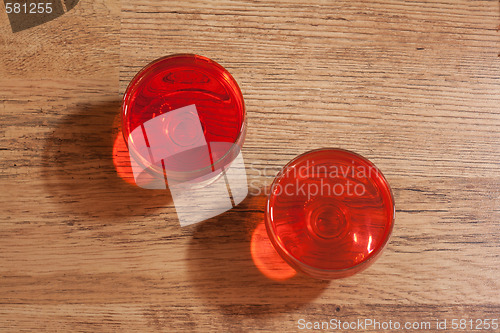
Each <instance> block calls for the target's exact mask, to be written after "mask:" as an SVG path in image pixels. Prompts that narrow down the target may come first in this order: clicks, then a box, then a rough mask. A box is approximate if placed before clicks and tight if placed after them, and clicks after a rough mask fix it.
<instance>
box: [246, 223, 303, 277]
mask: <svg viewBox="0 0 500 333" xmlns="http://www.w3.org/2000/svg"><path fill="white" fill-rule="evenodd" d="M250 252H251V254H252V259H253V262H254V264H255V266H256V267H257V268H258V269H259V271H260V272H261V273H262V274H264V275H265V276H266V277H268V278H269V279H272V280H275V281H284V280H288V279H290V278H292V277H294V276H295V275H296V274H297V272H296V271H295V270H294V269H293V268H292V267H290V266H289V265H288V264H287V263H286V262H285V261H284V260H283V259H282V258H281V257H280V256H279V254H278V253H277V252H276V250H275V249H274V247H273V245H272V244H271V241H270V240H269V237H268V236H267V231H266V227H265V225H264V222H261V223H259V224H258V225H257V228H255V230H254V232H253V234H252V242H251V244H250Z"/></svg>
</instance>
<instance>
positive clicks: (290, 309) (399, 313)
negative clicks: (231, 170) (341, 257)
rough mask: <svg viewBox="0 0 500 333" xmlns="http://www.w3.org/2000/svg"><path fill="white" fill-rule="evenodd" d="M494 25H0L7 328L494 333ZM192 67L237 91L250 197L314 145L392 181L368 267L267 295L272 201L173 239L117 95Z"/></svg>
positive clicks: (451, 7) (104, 18)
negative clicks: (135, 158) (301, 323)
mask: <svg viewBox="0 0 500 333" xmlns="http://www.w3.org/2000/svg"><path fill="white" fill-rule="evenodd" d="M499 23H500V12H499V3H498V2H497V1H465V0H446V1H445V0H436V1H409V0H407V1H404V0H401V1H397V0H380V1H379V0H377V1H357V0H352V1H351V0H344V1H326V0H323V1H320V0H313V1H310V2H308V1H302V0H301V1H299V0H282V1H226V0H218V1H156V0H155V1H153V0H136V1H121V3H120V1H118V0H110V1H107V0H106V1H103V0H96V1H86V0H82V1H81V2H80V3H79V4H78V5H77V6H76V8H75V9H73V10H71V11H69V12H68V13H67V14H65V15H63V16H62V17H60V18H58V19H56V20H54V21H51V22H49V23H46V24H44V25H41V26H38V27H35V28H32V29H28V30H25V31H21V32H18V33H15V34H13V33H12V32H11V30H10V26H9V23H8V20H7V15H6V14H5V11H4V10H3V7H2V11H1V12H0V45H1V47H0V112H1V118H0V124H1V126H0V138H1V145H0V156H1V159H0V185H1V191H0V203H1V211H0V218H1V219H0V223H1V224H0V330H1V331H6V332H17V331H22V330H25V331H70V332H75V331H89V332H96V331H106V332H115V331H118V330H120V331H141V332H150V331H164V332H174V331H181V330H186V331H219V332H225V331H235V332H241V331H254V330H255V331H256V330H260V331H295V330H297V329H298V320H299V319H301V318H303V319H305V320H307V321H324V320H330V319H331V318H337V319H339V320H342V321H355V320H357V319H363V318H373V319H375V320H378V321H389V320H392V321H401V322H406V321H432V323H433V325H434V322H435V320H436V319H440V320H443V319H447V320H448V321H451V319H454V318H467V319H487V318H489V319H493V318H497V319H498V318H499V312H500V292H499V287H500V282H499V281H500V228H499V226H500V224H499V221H500V111H499V107H500V80H499V75H500V74H499V73H500V57H499V56H500V55H499V52H500V32H499V31H498V30H497V27H498V25H499ZM179 52H182V53H196V54H201V55H204V56H207V57H209V58H212V59H214V60H216V61H217V62H219V63H220V64H222V65H223V66H224V67H226V68H227V69H228V70H229V71H230V72H231V73H232V74H233V76H234V77H235V78H236V80H237V81H238V83H239V85H240V87H241V89H242V91H243V94H244V97H245V101H246V106H247V112H248V125H249V126H248V134H247V139H246V142H245V146H244V150H243V154H244V158H245V162H246V165H247V169H248V177H249V181H254V182H256V184H259V186H260V187H265V186H266V184H267V185H268V184H269V183H270V181H271V180H272V175H271V173H269V175H268V177H264V176H260V177H259V176H258V170H263V169H264V168H267V169H269V170H274V171H277V170H278V169H279V168H280V167H281V166H283V165H284V164H285V163H286V162H288V161H289V160H290V159H291V158H293V157H294V156H296V155H298V154H300V153H303V152H305V151H307V150H310V149H313V148H319V147H340V148H344V149H350V150H353V151H355V152H358V153H360V154H362V155H364V156H366V157H367V158H369V159H370V160H372V161H373V162H374V163H375V164H376V165H377V166H378V167H380V169H381V170H382V171H383V172H384V174H385V175H386V177H387V179H388V181H389V183H390V184H391V186H392V189H393V192H394V196H395V201H396V208H397V212H396V224H395V228H394V232H393V236H392V239H391V241H390V243H389V245H388V247H387V249H386V251H385V252H384V254H383V256H382V257H381V258H380V259H379V260H378V261H377V262H376V263H375V264H374V265H373V266H371V267H370V268H369V269H368V270H366V271H365V272H363V273H361V274H359V275H356V276H354V277H351V278H348V279H344V280H336V281H331V282H323V281H316V280H311V279H308V278H305V277H293V278H291V279H289V280H286V281H282V282H278V281H274V280H271V279H269V278H267V277H266V276H264V275H263V274H262V273H261V272H260V271H259V270H258V269H257V268H256V267H255V265H254V263H253V261H252V258H251V255H250V239H251V235H252V233H253V232H254V230H255V229H256V228H257V227H258V225H260V224H261V223H262V219H263V208H264V202H265V197H264V196H263V195H252V196H250V197H249V198H247V199H246V200H245V201H244V202H243V203H242V204H240V205H239V206H238V207H236V208H235V209H233V210H231V211H229V212H226V213H224V214H222V215H221V216H218V217H215V218H212V219H210V220H208V221H206V222H203V223H200V224H198V225H196V226H192V227H187V228H183V229H181V228H180V227H179V226H178V222H177V218H176V214H175V211H174V209H173V205H172V202H171V199H170V197H169V194H168V193H166V192H164V191H148V190H142V189H139V188H136V187H133V186H131V185H129V184H127V183H126V182H125V181H123V180H122V179H121V178H119V177H118V176H117V174H116V171H115V167H114V165H113V142H114V139H115V137H116V135H118V126H119V119H117V118H116V117H117V116H118V113H119V107H120V98H121V96H122V94H123V92H124V90H125V87H126V85H127V83H128V82H129V80H130V79H131V78H132V77H133V75H134V74H135V73H136V72H137V71H138V70H139V69H140V68H141V67H142V66H144V65H145V64H147V63H148V62H150V61H152V60H154V59H155V58H157V57H160V56H163V55H167V54H172V53H179ZM122 153H123V152H122ZM115 155H116V152H115ZM253 194H256V193H253ZM448 325H450V322H448ZM433 327H434V326H433ZM407 331H411V330H407ZM432 331H434V329H433V330H432ZM465 331H467V330H462V332H465ZM469 331H470V330H469Z"/></svg>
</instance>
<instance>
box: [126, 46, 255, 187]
mask: <svg viewBox="0 0 500 333" xmlns="http://www.w3.org/2000/svg"><path fill="white" fill-rule="evenodd" d="M245 115H246V114H245V105H244V101H243V96H242V93H241V91H240V88H239V87H238V84H237V83H236V81H235V80H234V78H233V77H232V76H231V74H229V72H228V71H227V70H226V69H224V68H223V67H222V66H221V65H219V64H217V63H216V62H214V61H212V60H210V59H208V58H205V57H202V56H199V55H193V54H177V55H172V56H167V57H164V58H160V59H157V60H155V61H153V62H152V63H150V64H149V65H147V66H146V67H144V68H143V69H142V70H141V71H140V72H139V73H138V74H137V75H136V76H135V77H134V78H133V80H132V81H131V82H130V84H129V86H128V88H127V91H126V93H125V95H124V98H123V105H122V132H123V136H124V138H125V142H126V143H127V146H128V149H129V151H130V153H131V156H133V158H134V161H135V162H137V163H138V164H139V165H141V166H142V168H143V169H144V170H145V171H148V172H149V173H151V174H153V175H156V176H158V175H160V176H161V177H163V175H164V174H165V175H166V174H168V176H169V180H171V179H174V180H175V181H176V182H177V181H178V182H183V181H190V180H193V179H200V178H199V177H203V176H206V175H209V176H210V175H211V174H213V173H214V172H215V171H217V170H220V169H224V168H225V167H226V166H228V165H229V164H230V163H231V162H232V161H233V160H234V159H235V158H236V156H237V155H238V153H239V149H240V148H241V146H242V145H243V141H244V138H245V131H246V125H245ZM153 119H155V120H158V121H157V122H156V123H155V122H153V121H151V120H153ZM135 130H138V131H135ZM134 131H135V132H134ZM141 131H142V133H141ZM134 133H136V134H139V135H135V136H134ZM142 137H144V138H145V139H143V138H142ZM134 138H139V139H140V140H137V139H134ZM141 145H142V146H144V147H146V146H147V148H148V149H144V147H142V146H141ZM155 154H156V155H157V156H159V158H155V156H153V155H155Z"/></svg>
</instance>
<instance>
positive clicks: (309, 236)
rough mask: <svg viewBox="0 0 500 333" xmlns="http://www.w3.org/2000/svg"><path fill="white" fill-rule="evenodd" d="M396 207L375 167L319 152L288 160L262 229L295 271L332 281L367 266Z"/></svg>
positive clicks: (346, 154) (342, 153) (348, 155)
mask: <svg viewBox="0 0 500 333" xmlns="http://www.w3.org/2000/svg"><path fill="white" fill-rule="evenodd" d="M394 215H395V206H394V199H393V196H392V192H391V189H390V187H389V184H388V183H387V180H386V179H385V177H384V176H383V175H382V173H381V172H380V171H379V170H378V169H377V168H376V167H375V165H374V164H373V163H371V162H370V161H368V160H367V159H365V158H364V157H362V156H360V155H358V154H355V153H353V152H350V151H347V150H342V149H318V150H313V151H310V152H307V153H305V154H302V155H300V156H298V157H296V158H295V159H293V160H292V161H290V162H289V163H288V164H287V165H286V166H285V167H284V168H283V170H281V172H280V173H279V174H278V176H277V177H276V179H275V180H274V182H273V184H272V186H271V192H270V195H269V198H268V201H267V207H266V227H267V232H268V234H269V238H270V239H271V242H272V243H273V245H274V247H275V249H276V250H277V252H278V253H279V254H280V255H281V256H282V257H283V259H284V260H285V261H286V262H288V263H289V264H290V265H291V266H292V267H293V268H294V269H296V270H297V271H299V272H302V273H305V274H307V275H309V276H312V277H314V278H318V279H336V278H343V277H347V276H350V275H352V274H355V273H357V272H359V271H361V270H363V269H365V268H367V267H368V266H369V265H370V264H371V263H372V262H373V261H374V259H375V258H376V257H377V256H379V255H380V253H381V252H382V250H383V248H384V247H385V245H386V244H387V242H388V240H389V237H390V234H391V232H392V228H393V225H394Z"/></svg>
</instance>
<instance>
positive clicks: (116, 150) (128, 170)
mask: <svg viewBox="0 0 500 333" xmlns="http://www.w3.org/2000/svg"><path fill="white" fill-rule="evenodd" d="M113 164H114V166H115V169H116V173H117V174H118V176H120V178H121V179H123V180H124V181H125V182H127V183H129V184H131V185H135V180H134V174H133V173H132V167H131V165H130V155H129V153H128V149H127V145H126V144H125V139H124V138H123V135H122V132H121V131H120V132H119V133H118V135H117V136H116V139H115V142H114V144H113Z"/></svg>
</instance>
